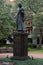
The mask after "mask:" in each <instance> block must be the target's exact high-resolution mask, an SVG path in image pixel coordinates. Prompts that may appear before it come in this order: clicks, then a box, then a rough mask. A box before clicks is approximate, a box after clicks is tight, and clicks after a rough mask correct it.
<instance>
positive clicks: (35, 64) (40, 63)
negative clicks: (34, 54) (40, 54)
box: [0, 58, 43, 65]
mask: <svg viewBox="0 0 43 65" xmlns="http://www.w3.org/2000/svg"><path fill="white" fill-rule="evenodd" d="M0 61H6V62H14V64H15V65H43V59H33V60H32V59H27V60H24V61H20V60H11V59H10V58H3V59H2V58H1V59H0Z"/></svg>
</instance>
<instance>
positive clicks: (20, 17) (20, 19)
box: [16, 3, 26, 31]
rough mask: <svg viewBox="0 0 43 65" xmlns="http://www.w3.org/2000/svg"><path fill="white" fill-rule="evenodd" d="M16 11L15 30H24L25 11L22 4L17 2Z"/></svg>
mask: <svg viewBox="0 0 43 65" xmlns="http://www.w3.org/2000/svg"><path fill="white" fill-rule="evenodd" d="M18 7H19V8H18V12H17V15H16V30H17V31H26V26H25V12H24V8H23V7H22V5H21V4H20V3H19V4H18Z"/></svg>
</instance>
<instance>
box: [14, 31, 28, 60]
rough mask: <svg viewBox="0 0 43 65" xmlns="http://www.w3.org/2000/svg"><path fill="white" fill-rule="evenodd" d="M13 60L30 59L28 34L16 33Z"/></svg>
mask: <svg viewBox="0 0 43 65" xmlns="http://www.w3.org/2000/svg"><path fill="white" fill-rule="evenodd" d="M13 58H14V59H16V60H24V59H27V58H28V33H26V32H14V45H13Z"/></svg>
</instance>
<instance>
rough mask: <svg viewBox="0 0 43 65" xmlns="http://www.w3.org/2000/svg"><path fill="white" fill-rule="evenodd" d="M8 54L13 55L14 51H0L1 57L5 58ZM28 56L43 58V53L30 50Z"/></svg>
mask: <svg viewBox="0 0 43 65" xmlns="http://www.w3.org/2000/svg"><path fill="white" fill-rule="evenodd" d="M7 56H8V57H11V56H13V53H0V58H5V57H7ZM28 56H30V57H34V58H43V53H37V52H28Z"/></svg>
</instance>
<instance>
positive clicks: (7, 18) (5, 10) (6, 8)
mask: <svg viewBox="0 0 43 65" xmlns="http://www.w3.org/2000/svg"><path fill="white" fill-rule="evenodd" d="M13 29H14V19H13V17H12V16H11V6H10V5H7V4H5V0H0V39H2V38H6V37H8V36H9V35H10V34H12V33H13Z"/></svg>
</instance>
